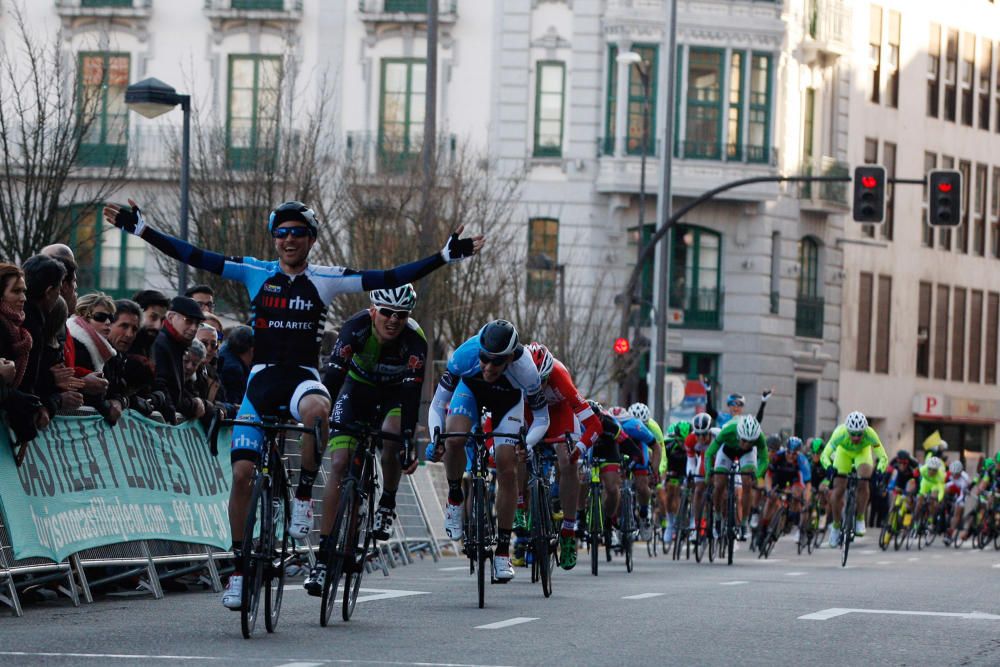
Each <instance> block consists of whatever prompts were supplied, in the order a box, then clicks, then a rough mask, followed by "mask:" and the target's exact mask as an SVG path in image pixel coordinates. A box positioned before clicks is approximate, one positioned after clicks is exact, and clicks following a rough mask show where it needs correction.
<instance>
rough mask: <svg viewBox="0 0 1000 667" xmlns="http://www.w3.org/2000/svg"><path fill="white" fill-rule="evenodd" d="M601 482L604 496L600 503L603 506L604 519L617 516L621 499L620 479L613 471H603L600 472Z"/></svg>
mask: <svg viewBox="0 0 1000 667" xmlns="http://www.w3.org/2000/svg"><path fill="white" fill-rule="evenodd" d="M601 482H602V483H603V486H604V496H603V498H601V501H602V503H603V505H604V516H605V518H609V517H614V516H618V501H619V500H620V499H621V487H622V477H621V474H620V473H619V472H618V471H617V470H614V469H607V468H606V469H604V470H602V471H601Z"/></svg>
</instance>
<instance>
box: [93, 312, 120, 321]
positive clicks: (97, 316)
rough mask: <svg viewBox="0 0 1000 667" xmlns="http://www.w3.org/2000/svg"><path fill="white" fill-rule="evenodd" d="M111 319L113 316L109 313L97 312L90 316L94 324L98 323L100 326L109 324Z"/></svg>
mask: <svg viewBox="0 0 1000 667" xmlns="http://www.w3.org/2000/svg"><path fill="white" fill-rule="evenodd" d="M113 318H114V315H112V314H111V313H105V312H97V313H91V314H90V319H92V320H94V321H95V322H100V323H101V324H104V323H105V322H110V321H111V320H112V319H113Z"/></svg>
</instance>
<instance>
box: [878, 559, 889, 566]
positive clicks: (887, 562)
mask: <svg viewBox="0 0 1000 667" xmlns="http://www.w3.org/2000/svg"><path fill="white" fill-rule="evenodd" d="M875 564H876V565H892V561H891V560H880V561H876V562H875Z"/></svg>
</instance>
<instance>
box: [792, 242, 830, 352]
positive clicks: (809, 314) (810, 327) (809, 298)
mask: <svg viewBox="0 0 1000 667" xmlns="http://www.w3.org/2000/svg"><path fill="white" fill-rule="evenodd" d="M823 306H824V301H823V296H822V292H821V282H820V267H819V243H818V242H817V241H816V239H814V238H812V237H810V236H806V237H805V238H803V239H802V240H801V241H799V284H798V290H797V294H796V298H795V335H796V336H805V337H808V338H822V337H823V316H824V308H823Z"/></svg>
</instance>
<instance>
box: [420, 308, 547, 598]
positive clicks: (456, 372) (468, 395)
mask: <svg viewBox="0 0 1000 667" xmlns="http://www.w3.org/2000/svg"><path fill="white" fill-rule="evenodd" d="M525 404H527V406H528V408H530V410H531V416H532V421H531V428H530V429H528V432H527V435H526V436H525V442H526V444H527V446H528V449H529V450H531V449H532V448H533V447H534V446H535V445H536V444H538V443H539V442H540V441H541V440H542V438H543V437H544V436H545V432H546V431H547V430H548V428H549V408H548V405H547V403H546V401H545V395H544V394H543V393H542V380H541V377H540V376H539V374H538V369H537V368H536V367H535V362H534V360H533V359H532V356H531V354H530V353H528V352H526V351H525V349H524V347H523V346H522V345H521V343H520V341H519V340H518V336H517V329H515V328H514V325H513V324H511V323H510V322H508V321H507V320H493V321H492V322H489V323H488V324H486V325H485V326H484V327H483V328H482V329H480V330H479V333H478V334H476V335H475V336H473V337H472V338H470V339H468V340H467V341H465V342H464V343H462V344H461V345H460V346H459V347H458V349H457V350H455V352H454V353H452V355H451V357H450V358H449V359H448V369H447V370H446V371H445V373H444V375H443V376H442V377H441V380H440V382H438V386H437V389H436V391H435V392H434V399H433V400H432V401H431V409H430V410H429V411H428V414H427V430H428V431H430V433H431V435H432V437H435V434H436V433H445V432H447V433H464V432H468V431H471V430H472V429H473V426H478V425H480V424H481V420H482V415H483V413H484V412H488V413H490V415H491V416H492V418H491V423H492V430H493V431H496V432H497V433H517V432H518V431H520V430H521V428H522V426H523V425H524V424H525V415H524V406H525ZM446 411H447V415H448V416H447V419H446V418H445V412H446ZM518 442H519V441H518V440H517V439H516V438H494V439H493V457H494V459H495V460H496V465H497V500H496V512H497V546H496V551H495V553H494V558H493V576H494V578H496V579H497V580H499V581H510V580H511V579H513V578H514V568H513V565H512V564H511V561H510V538H511V532H512V530H513V525H514V511H515V509H516V507H517V479H516V465H517V458H516V454H515V447H514V446H515V445H517V444H518ZM442 454H443V455H444V464H445V474H446V476H447V478H448V503H447V506H446V507H445V516H444V528H445V531H446V532H447V533H448V536H449V537H450V538H451V539H453V540H460V539H462V505H463V501H464V499H465V494H464V493H463V491H462V476H463V474H464V473H465V467H466V454H465V441H464V440H463V439H462V438H449V439H448V440H447V441H446V442H445V447H444V452H441V451H440V448H438V449H437V450H435V451H434V457H433V458H434V460H440V458H441V455H442Z"/></svg>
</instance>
